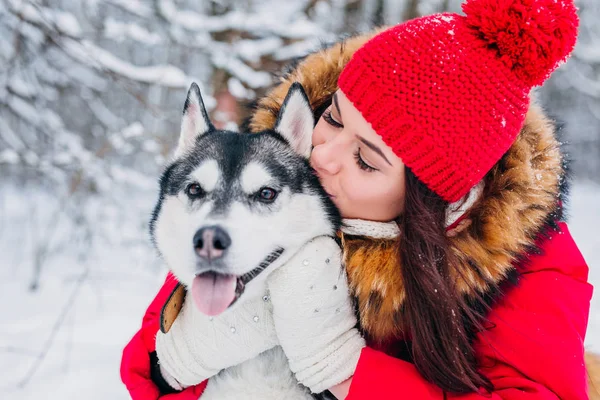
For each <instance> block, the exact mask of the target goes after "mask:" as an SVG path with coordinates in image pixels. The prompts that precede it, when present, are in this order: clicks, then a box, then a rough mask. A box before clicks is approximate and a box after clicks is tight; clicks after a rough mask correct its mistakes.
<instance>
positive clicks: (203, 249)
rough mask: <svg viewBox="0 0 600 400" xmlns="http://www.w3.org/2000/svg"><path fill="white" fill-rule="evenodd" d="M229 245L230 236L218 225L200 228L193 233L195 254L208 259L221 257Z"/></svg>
mask: <svg viewBox="0 0 600 400" xmlns="http://www.w3.org/2000/svg"><path fill="white" fill-rule="evenodd" d="M229 246H231V238H230V237H229V235H228V234H227V232H225V230H223V228H221V227H219V226H206V227H204V228H200V229H199V230H198V232H196V234H195V235H194V249H195V250H196V254H198V256H199V257H201V258H204V259H205V260H208V261H211V260H216V259H217V258H219V257H222V256H223V254H224V253H225V250H227V248H229Z"/></svg>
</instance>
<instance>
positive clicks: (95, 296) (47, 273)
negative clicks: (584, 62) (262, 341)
mask: <svg viewBox="0 0 600 400" xmlns="http://www.w3.org/2000/svg"><path fill="white" fill-rule="evenodd" d="M113 173H116V174H117V175H119V174H120V176H119V178H118V179H119V180H121V181H125V182H126V183H127V184H128V185H127V187H128V188H129V189H128V191H127V192H126V193H121V194H119V193H114V196H115V197H117V198H118V199H119V201H118V202H117V203H116V204H114V205H106V204H105V205H102V204H100V203H97V204H92V205H89V206H88V207H87V208H86V209H85V213H86V217H87V218H89V219H90V220H91V221H95V224H94V230H95V231H101V232H104V233H105V236H106V240H105V241H102V242H100V243H99V244H98V245H96V246H94V247H93V249H92V250H91V251H90V252H87V253H85V254H78V253H77V251H72V249H73V248H75V249H77V248H78V240H74V239H73V238H71V239H69V238H70V236H69V234H70V233H72V231H73V229H75V227H73V226H72V225H70V222H69V220H67V219H64V218H58V219H53V217H52V216H53V215H54V212H53V211H54V210H56V209H57V207H59V205H60V204H59V203H58V202H53V201H48V200H47V199H46V198H45V196H44V193H43V192H41V191H39V190H32V189H27V188H25V189H23V188H19V189H18V190H17V188H15V187H11V188H7V189H8V190H5V188H3V190H2V191H1V192H0V220H1V221H2V224H0V265H1V268H0V314H1V315H2V316H3V323H2V324H1V325H0V357H1V359H2V360H3V362H2V363H0V391H1V392H2V398H3V399H4V400H37V399H40V398H43V399H56V400H66V399H74V400H75V399H80V398H85V399H86V400H106V399H115V400H118V399H123V400H126V399H128V398H129V397H128V393H127V391H126V390H125V388H124V386H123V385H122V383H121V381H120V377H119V365H120V357H121V352H122V349H123V346H124V345H125V344H126V343H127V341H128V340H129V339H130V338H131V336H132V335H133V334H134V333H135V331H136V330H137V329H138V327H139V325H140V323H141V318H142V315H143V313H144V310H145V307H147V305H148V304H149V302H150V300H151V299H152V298H153V295H154V294H155V293H156V291H157V290H158V288H159V287H160V286H161V283H162V280H163V278H164V274H165V273H166V271H165V269H164V268H163V267H162V265H161V264H160V262H158V261H157V257H156V254H155V253H154V251H153V250H152V249H151V248H150V246H149V239H148V237H147V233H146V232H145V226H139V224H136V223H135V221H137V220H143V219H144V218H146V220H147V217H148V216H149V215H150V212H151V209H152V207H153V205H154V199H155V195H156V192H155V190H156V185H157V184H156V183H154V184H152V183H151V182H149V181H148V178H145V177H141V176H138V175H135V174H130V173H127V172H124V171H119V172H118V173H117V171H113ZM599 199H600V185H597V184H593V183H587V182H578V183H576V184H575V185H574V187H573V189H572V200H571V201H570V206H569V209H570V214H571V218H570V225H569V226H570V229H571V232H572V234H573V236H574V237H575V240H576V241H577V243H578V245H579V246H580V249H581V251H582V253H583V254H584V256H585V258H586V260H587V262H588V263H589V265H590V281H591V282H592V283H595V284H596V285H600V267H599V266H600V235H598V234H597V232H596V228H597V227H598V226H600V210H599V208H598V203H599V202H598V200H599ZM124 216H127V217H128V218H124ZM132 216H133V217H132ZM136 218H138V219H136ZM48 234H52V235H53V237H54V238H55V240H53V241H52V243H50V244H49V247H50V249H49V252H48V254H47V255H46V257H47V263H46V264H45V265H44V266H43V269H42V276H41V278H40V281H39V288H38V290H37V291H35V292H31V291H29V289H28V288H29V286H30V285H31V283H32V282H33V281H34V280H33V278H32V277H33V274H32V272H33V270H32V267H31V263H32V261H33V256H32V254H34V250H35V249H36V248H37V247H36V246H35V244H36V241H35V238H36V236H37V237H38V239H39V238H40V237H43V236H44V235H48ZM78 236H81V235H78ZM65 240H66V243H63V241H65ZM65 245H66V246H68V250H69V251H67V248H65V247H64V246H65ZM61 246H63V247H61ZM61 250H62V251H61ZM52 254H54V255H52ZM55 326H58V329H57V330H56V331H55V335H54V336H52V332H53V328H54V327H55ZM586 345H587V347H588V348H590V349H595V350H597V351H600V295H598V293H596V294H595V296H594V298H593V301H592V312H591V315H590V320H589V329H588V335H587V338H586ZM43 351H47V354H46V355H45V358H44V359H43V360H42V362H41V363H38V361H37V360H38V358H37V357H38V356H39V354H40V353H41V352H43ZM36 366H37V367H36Z"/></svg>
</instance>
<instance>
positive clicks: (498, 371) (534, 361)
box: [346, 224, 592, 400]
mask: <svg viewBox="0 0 600 400" xmlns="http://www.w3.org/2000/svg"><path fill="white" fill-rule="evenodd" d="M542 250H543V254H542V255H536V256H532V257H531V258H530V260H529V263H527V264H526V265H525V270H524V271H523V273H522V275H521V278H520V281H519V284H518V286H517V287H516V288H514V289H512V290H510V291H508V292H507V294H506V296H505V297H504V298H503V299H502V300H501V301H500V302H499V303H497V304H496V305H495V306H494V307H493V309H492V311H491V313H490V315H489V317H488V321H489V322H486V326H489V329H487V330H486V331H484V332H482V333H480V334H479V335H478V336H477V338H476V340H475V343H474V346H475V351H476V354H477V357H478V360H479V362H480V366H481V367H480V371H481V372H482V373H483V374H484V375H485V376H487V377H488V379H490V380H491V381H492V383H493V385H494V392H493V393H492V394H491V395H489V394H486V395H484V394H477V393H475V394H468V395H460V396H448V397H449V398H457V399H462V400H476V399H484V398H485V399H493V400H500V399H503V400H520V399H522V400H542V399H548V400H550V399H553V400H556V399H587V398H588V397H587V384H586V370H585V365H584V360H583V354H584V348H583V343H584V338H585V332H586V328H587V321H588V314H589V307H590V299H591V296H592V287H591V285H590V284H589V283H587V274H588V268H587V265H586V263H585V261H584V259H583V257H582V256H581V253H580V252H579V250H578V249H577V247H576V245H575V243H574V242H573V239H572V238H571V236H570V234H569V232H568V229H567V227H566V225H564V224H562V225H561V231H560V232H559V233H556V234H553V235H552V236H551V237H550V239H549V240H547V241H546V242H544V244H543V248H542ZM374 398H377V399H381V400H386V399H390V400H391V399H424V400H427V399H431V400H433V399H443V398H444V396H443V393H442V391H441V390H440V389H439V388H437V387H436V386H435V385H432V384H430V383H428V382H427V381H425V380H424V379H423V378H422V377H421V375H420V374H419V373H418V371H417V370H416V368H415V366H414V365H413V364H411V363H408V362H405V361H402V360H398V359H395V358H392V357H390V356H387V355H385V354H383V353H380V352H377V351H375V350H372V349H369V348H366V349H364V350H363V352H362V354H361V357H360V360H359V363H358V366H357V369H356V372H355V374H354V377H353V378H352V383H351V386H350V391H349V394H348V396H347V397H346V400H363V399H374Z"/></svg>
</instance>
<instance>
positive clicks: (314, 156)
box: [310, 141, 341, 175]
mask: <svg viewBox="0 0 600 400" xmlns="http://www.w3.org/2000/svg"><path fill="white" fill-rule="evenodd" d="M339 150H340V149H339V146H336V144H335V142H334V141H329V142H325V143H321V144H319V145H317V146H315V147H314V148H313V150H312V153H311V155H310V164H311V165H312V167H313V168H314V169H315V170H317V172H320V173H327V174H330V175H334V174H337V173H338V172H339V170H340V162H339V160H340V155H341V154H340V152H339Z"/></svg>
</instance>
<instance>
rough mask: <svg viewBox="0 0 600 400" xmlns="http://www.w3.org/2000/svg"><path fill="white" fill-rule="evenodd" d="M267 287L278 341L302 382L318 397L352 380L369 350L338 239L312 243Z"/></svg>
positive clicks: (291, 367)
mask: <svg viewBox="0 0 600 400" xmlns="http://www.w3.org/2000/svg"><path fill="white" fill-rule="evenodd" d="M268 286H269V291H270V293H271V300H272V303H273V322H274V323H275V330H276V332H277V337H278V338H279V343H280V344H281V347H282V348H283V351H284V352H285V354H286V356H287V358H288V360H289V362H290V369H291V370H292V372H293V373H294V374H295V376H296V378H297V379H298V381H299V382H300V383H302V384H303V385H304V386H306V387H308V388H309V389H310V390H311V391H312V392H313V393H320V392H322V391H324V390H326V389H328V388H330V387H332V386H334V385H337V384H338V383H340V382H343V381H344V380H346V379H348V378H349V377H351V376H352V374H353V373H354V370H355V369H356V365H357V364H358V359H359V358H360V353H361V351H362V349H363V348H364V347H365V345H366V344H365V340H364V338H363V337H362V336H361V334H360V332H359V331H358V329H357V328H356V326H357V319H356V314H355V312H354V305H353V303H352V299H351V297H350V296H349V294H348V293H349V289H348V280H347V277H346V273H345V271H344V267H343V265H342V255H341V249H340V248H339V246H338V244H337V243H336V241H335V239H334V238H333V237H329V236H320V237H317V238H315V239H313V240H311V241H310V242H308V243H307V244H306V245H304V246H303V247H302V249H300V250H299V251H298V253H296V254H295V255H294V257H293V258H292V259H291V260H290V261H289V262H287V263H286V264H285V265H282V266H281V267H280V268H278V269H277V270H276V271H274V272H273V273H272V275H271V276H269V278H268Z"/></svg>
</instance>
